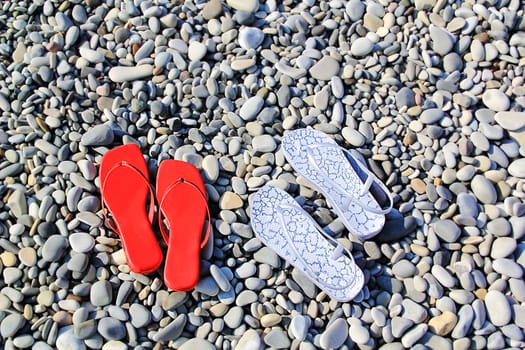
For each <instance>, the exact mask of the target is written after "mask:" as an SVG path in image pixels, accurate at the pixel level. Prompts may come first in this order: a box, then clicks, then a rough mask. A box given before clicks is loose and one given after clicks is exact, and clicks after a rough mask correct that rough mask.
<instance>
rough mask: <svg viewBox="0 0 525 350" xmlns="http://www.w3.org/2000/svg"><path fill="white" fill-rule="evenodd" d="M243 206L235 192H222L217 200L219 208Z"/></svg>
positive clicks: (228, 208)
mask: <svg viewBox="0 0 525 350" xmlns="http://www.w3.org/2000/svg"><path fill="white" fill-rule="evenodd" d="M242 206H243V201H242V199H241V197H239V195H238V194H237V193H233V192H229V191H228V192H224V194H223V195H222V197H221V198H220V200H219V208H220V209H221V210H233V209H238V208H241V207H242Z"/></svg>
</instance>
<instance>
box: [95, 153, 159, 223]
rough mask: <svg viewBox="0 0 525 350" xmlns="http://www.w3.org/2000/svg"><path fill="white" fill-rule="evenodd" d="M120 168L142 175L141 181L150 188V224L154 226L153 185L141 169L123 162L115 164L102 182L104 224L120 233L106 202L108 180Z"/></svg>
mask: <svg viewBox="0 0 525 350" xmlns="http://www.w3.org/2000/svg"><path fill="white" fill-rule="evenodd" d="M120 167H127V168H128V169H131V170H132V171H134V172H135V173H136V174H138V175H140V179H141V180H142V181H143V182H144V184H146V185H147V186H148V190H149V194H148V195H149V199H150V205H149V208H148V221H149V222H150V224H153V219H154V218H155V192H154V191H153V187H151V184H150V182H149V178H148V177H147V175H145V174H144V173H143V172H142V171H141V170H140V169H139V168H137V167H136V166H134V165H133V164H131V163H129V162H127V161H125V160H123V161H120V162H118V163H115V164H114V165H113V166H112V167H111V168H110V169H109V171H108V173H107V175H106V178H105V179H104V181H103V182H102V184H101V186H100V188H101V201H100V202H101V207H102V215H103V216H104V223H105V225H106V226H108V227H109V228H110V229H112V230H113V231H115V232H116V233H119V231H118V229H117V227H116V226H115V222H114V220H113V219H111V218H110V217H109V209H108V208H107V203H106V200H105V199H104V188H105V187H106V184H107V182H108V179H109V178H110V176H111V175H112V174H114V171H115V170H116V169H118V168H120Z"/></svg>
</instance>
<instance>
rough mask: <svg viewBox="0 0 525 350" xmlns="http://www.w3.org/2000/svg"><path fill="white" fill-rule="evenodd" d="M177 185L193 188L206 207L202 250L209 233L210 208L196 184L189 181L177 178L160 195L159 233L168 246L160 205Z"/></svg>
mask: <svg viewBox="0 0 525 350" xmlns="http://www.w3.org/2000/svg"><path fill="white" fill-rule="evenodd" d="M177 185H189V186H191V187H192V188H194V189H195V190H197V192H198V193H199V194H200V197H201V199H202V200H203V202H204V204H205V205H206V213H207V216H208V225H207V228H206V234H205V236H204V239H203V240H202V242H201V249H202V248H204V246H206V244H207V243H208V239H209V238H210V231H211V213H210V207H209V206H208V200H207V199H206V195H205V194H204V193H203V192H202V191H201V189H200V188H199V186H197V185H196V184H194V183H193V182H191V181H188V180H185V179H183V178H179V179H177V180H176V181H175V182H173V183H172V184H171V185H169V186H168V188H167V189H166V191H165V192H164V194H163V195H162V199H161V200H160V203H159V216H158V221H159V228H160V232H161V233H162V238H164V241H165V242H166V244H168V238H169V237H168V233H167V232H166V230H165V229H164V224H163V222H162V220H163V219H164V213H163V211H162V205H163V204H164V200H165V199H166V197H167V196H168V194H169V193H170V192H171V191H172V190H173V189H174V188H175V187H176V186H177Z"/></svg>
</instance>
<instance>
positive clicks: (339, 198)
mask: <svg viewBox="0 0 525 350" xmlns="http://www.w3.org/2000/svg"><path fill="white" fill-rule="evenodd" d="M319 145H323V146H321V147H318V146H319ZM326 145H333V146H334V147H326ZM282 149H283V153H284V155H285V157H286V159H287V160H288V162H289V163H290V164H291V165H292V167H293V168H294V169H295V170H296V171H297V173H299V174H300V175H301V176H303V177H304V178H305V179H306V180H307V181H308V182H309V183H311V185H312V186H313V187H314V188H315V189H317V190H318V191H319V192H321V193H322V194H323V195H324V196H325V197H326V199H327V200H328V202H329V203H330V204H331V206H332V207H333V208H334V210H335V211H336V212H337V214H338V215H339V217H340V218H341V219H342V221H343V223H344V224H345V226H346V227H347V229H348V230H349V231H350V233H351V234H352V235H354V236H355V237H357V238H359V239H361V240H364V239H367V238H370V237H372V236H374V235H375V234H377V233H379V231H380V230H381V229H382V228H383V226H384V223H385V216H384V215H382V214H376V213H373V212H370V211H369V210H367V209H366V208H374V209H377V210H381V207H380V206H379V204H378V203H377V201H376V200H375V198H374V197H373V196H372V195H371V194H370V192H369V191H368V190H367V191H365V192H364V193H362V191H363V187H364V186H365V185H364V183H363V180H361V178H360V177H359V175H358V171H360V169H355V168H354V166H352V164H351V163H350V161H349V160H348V158H347V157H346V155H345V153H343V152H342V151H341V149H340V148H339V146H338V145H337V143H336V142H335V141H334V140H333V139H332V138H330V137H329V136H328V135H326V134H324V133H321V132H319V131H316V130H314V129H311V128H305V129H298V130H294V131H289V132H288V133H286V135H285V136H284V137H283V139H282ZM313 162H315V164H312V163H313ZM355 162H357V160H355Z"/></svg>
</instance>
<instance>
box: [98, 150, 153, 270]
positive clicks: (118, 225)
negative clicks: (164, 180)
mask: <svg viewBox="0 0 525 350" xmlns="http://www.w3.org/2000/svg"><path fill="white" fill-rule="evenodd" d="M99 176H100V193H101V203H102V212H103V214H104V217H105V218H106V220H105V223H106V225H107V226H109V227H110V228H111V229H112V230H113V231H115V232H116V233H117V234H118V235H119V237H120V240H121V243H122V248H123V250H124V254H125V256H126V262H127V263H128V265H129V268H130V269H131V271H133V272H136V273H140V274H146V273H150V272H153V271H155V270H156V269H157V268H158V267H159V266H160V264H161V263H162V251H161V249H160V246H159V244H158V241H157V239H156V238H155V234H154V233H153V231H152V229H151V226H152V222H153V218H154V215H155V212H154V210H155V205H154V200H155V197H154V193H153V189H152V188H151V186H150V183H149V178H148V168H147V166H146V162H145V161H144V156H143V155H142V152H141V151H140V149H139V147H138V146H137V145H135V144H129V145H124V146H119V147H116V148H114V149H112V150H109V151H107V152H106V153H105V154H104V156H103V157H102V161H101V164H100V172H99ZM148 199H149V210H148V212H146V203H147V201H148ZM108 211H109V213H110V214H111V218H108Z"/></svg>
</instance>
